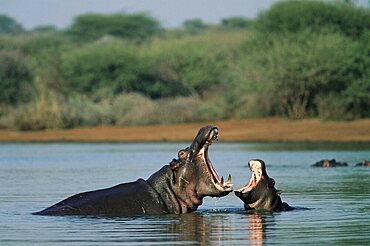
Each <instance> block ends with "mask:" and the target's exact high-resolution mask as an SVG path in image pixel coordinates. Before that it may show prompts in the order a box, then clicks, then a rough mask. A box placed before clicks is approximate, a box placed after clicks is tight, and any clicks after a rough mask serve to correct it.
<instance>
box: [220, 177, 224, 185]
mask: <svg viewBox="0 0 370 246" xmlns="http://www.w3.org/2000/svg"><path fill="white" fill-rule="evenodd" d="M223 183H224V176H221V184H223Z"/></svg>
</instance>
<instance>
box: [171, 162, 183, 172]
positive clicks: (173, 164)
mask: <svg viewBox="0 0 370 246" xmlns="http://www.w3.org/2000/svg"><path fill="white" fill-rule="evenodd" d="M169 165H170V168H171V170H173V171H176V170H178V169H179V168H180V166H181V162H180V161H179V160H176V159H172V161H171V162H170V163H169Z"/></svg>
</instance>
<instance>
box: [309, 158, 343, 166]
mask: <svg viewBox="0 0 370 246" xmlns="http://www.w3.org/2000/svg"><path fill="white" fill-rule="evenodd" d="M311 166H313V167H347V166H348V163H347V162H337V161H336V160H335V159H331V160H328V159H325V160H321V161H318V162H316V163H315V164H313V165H311Z"/></svg>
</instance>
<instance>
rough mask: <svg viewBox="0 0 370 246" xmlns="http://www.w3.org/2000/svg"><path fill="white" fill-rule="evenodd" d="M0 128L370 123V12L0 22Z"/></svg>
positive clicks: (289, 7) (304, 7) (279, 9)
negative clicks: (311, 120) (171, 21)
mask: <svg viewBox="0 0 370 246" xmlns="http://www.w3.org/2000/svg"><path fill="white" fill-rule="evenodd" d="M0 64H1V66H0V127H5V128H15V129H21V130H36V129H49V128H70V127H77V126H92V125H101V124H117V125H125V126H127V125H140V124H163V123H179V122H194V121H204V120H215V119H230V118H247V117H266V116H283V117H288V118H291V119H302V118H306V117H320V118H322V119H330V120H332V119H334V120H351V119H357V118H365V117H370V12H369V9H368V8H358V7H355V6H353V5H351V4H339V3H338V2H336V3H335V4H334V3H328V2H320V1H284V2H279V3H277V4H275V5H273V6H272V7H271V8H270V9H269V10H267V11H266V12H263V13H261V14H260V15H259V16H258V17H257V18H256V19H255V20H247V19H245V18H243V17H230V18H227V19H224V20H222V21H221V23H220V24H218V25H207V24H205V23H203V22H202V21H201V20H198V19H195V20H187V21H185V22H184V25H183V27H182V28H178V29H174V30H165V29H163V28H162V27H161V25H160V23H159V22H158V21H157V20H155V19H154V18H152V17H150V16H148V15H146V14H132V15H129V14H114V15H96V14H87V15H82V16H79V17H77V18H76V19H75V20H74V22H73V23H72V25H71V26H70V27H68V28H67V29H66V30H58V29H57V28H55V27H52V26H42V27H37V28H35V29H34V30H31V31H25V30H23V28H22V26H21V25H20V24H19V23H17V21H16V20H13V19H12V18H10V17H7V16H3V15H0Z"/></svg>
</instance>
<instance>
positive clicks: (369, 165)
mask: <svg viewBox="0 0 370 246" xmlns="http://www.w3.org/2000/svg"><path fill="white" fill-rule="evenodd" d="M356 167H370V161H368V160H364V161H363V162H360V163H357V164H356Z"/></svg>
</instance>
